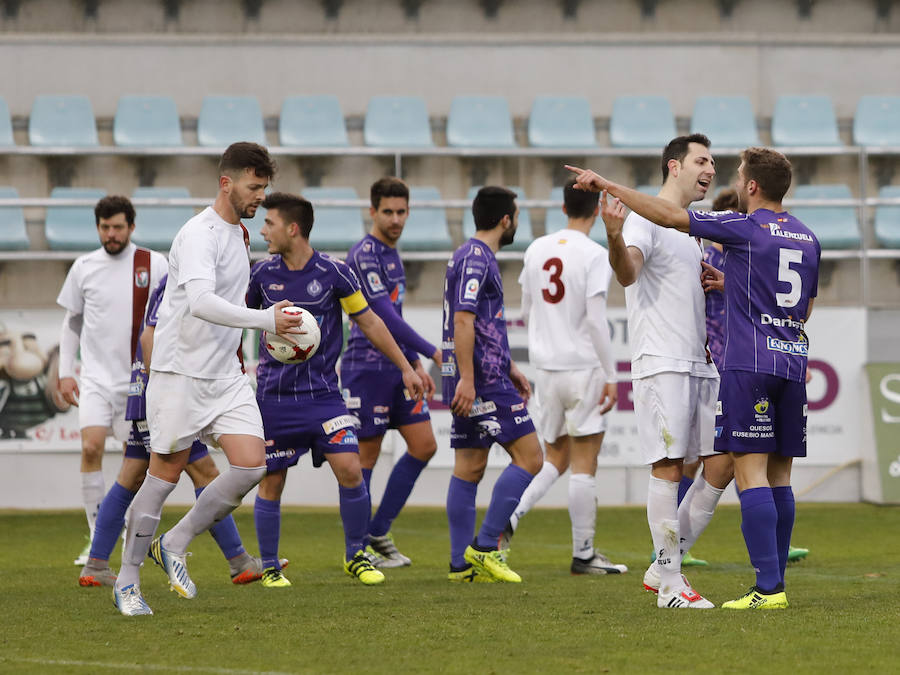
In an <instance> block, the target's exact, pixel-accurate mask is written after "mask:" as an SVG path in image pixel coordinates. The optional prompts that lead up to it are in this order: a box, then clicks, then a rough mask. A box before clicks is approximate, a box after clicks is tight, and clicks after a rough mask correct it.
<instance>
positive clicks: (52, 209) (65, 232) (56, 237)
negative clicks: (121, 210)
mask: <svg viewBox="0 0 900 675" xmlns="http://www.w3.org/2000/svg"><path fill="white" fill-rule="evenodd" d="M104 196H106V192H105V191H103V190H97V189H93V188H64V187H57V188H53V190H51V191H50V198H51V199H90V200H92V201H94V202H96V201H98V200H100V199H101V198H102V197H104ZM44 231H45V233H46V235H47V244H49V246H50V250H52V251H90V250H92V249H95V248H99V247H100V240H99V239H98V238H97V222H96V220H95V219H94V207H93V206H48V207H47V219H46V221H45V223H44Z"/></svg>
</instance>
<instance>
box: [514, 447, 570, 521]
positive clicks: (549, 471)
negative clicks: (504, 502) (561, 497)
mask: <svg viewBox="0 0 900 675" xmlns="http://www.w3.org/2000/svg"><path fill="white" fill-rule="evenodd" d="M557 478H559V471H557V470H556V467H555V466H553V465H552V464H551V463H550V462H544V466H543V467H541V470H540V471H538V474H537V475H536V476H535V477H534V478H532V479H531V482H530V483H529V484H528V487H527V488H525V492H523V493H522V498H521V499H519V505H518V506H517V507H516V510H515V511H514V512H513V514H512V515H511V516H510V517H509V522H510V525H512V529H513V532H515V531H516V528H517V527H518V526H519V519H520V518H521V517H522V516H524V515H525V514H526V513H528V512H529V511H531V509H532V507H533V506H534V505H535V504H537V503H538V501H540V499H541V497H543V496H544V495H545V494H547V490H549V489H550V487H551V486H552V485H553V484H554V483H555V482H556V479H557Z"/></svg>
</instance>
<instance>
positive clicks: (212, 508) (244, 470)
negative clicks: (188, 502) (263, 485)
mask: <svg viewBox="0 0 900 675" xmlns="http://www.w3.org/2000/svg"><path fill="white" fill-rule="evenodd" d="M265 475H266V467H265V466H255V467H249V468H248V467H243V466H234V465H232V466H231V468H230V469H229V470H228V471H226V472H225V473H221V474H219V475H218V476H217V477H216V478H215V479H214V480H213V482H211V483H210V484H209V485H207V486H206V488H205V489H204V490H203V492H201V493H200V496H199V497H197V501H196V502H194V505H193V506H192V507H191V510H190V511H188V512H187V513H186V514H185V515H184V518H182V519H181V520H179V521H178V524H176V525H175V527H173V528H172V529H171V530H169V531H168V532H166V535H165V539H164V540H163V543H164V544H165V546H166V548H167V549H168V550H170V551H172V553H175V554H177V555H184V553H185V551H187V547H188V546H189V545H190V543H191V541H193V539H194V537H196V536H197V535H198V534H202V533H203V532H206V531H207V530H208V529H209V528H211V527H212V526H213V524H214V523H217V522H219V521H220V520H222V518H224V517H225V516H227V515H228V514H229V513H231V512H232V511H234V510H235V509H236V508H237V507H238V505H239V504H240V503H241V500H242V499H243V498H244V495H245V494H247V493H248V492H250V490H252V489H253V487H254V486H255V485H256V484H257V483H259V481H261V480H262V479H263V476H265Z"/></svg>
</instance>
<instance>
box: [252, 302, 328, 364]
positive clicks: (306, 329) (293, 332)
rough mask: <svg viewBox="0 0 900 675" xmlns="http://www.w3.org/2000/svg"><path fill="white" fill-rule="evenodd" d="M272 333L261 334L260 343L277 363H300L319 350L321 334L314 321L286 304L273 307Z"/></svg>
mask: <svg viewBox="0 0 900 675" xmlns="http://www.w3.org/2000/svg"><path fill="white" fill-rule="evenodd" d="M274 308H275V310H274V311H275V329H276V332H275V333H269V332H264V333H263V342H264V343H265V345H266V351H268V352H269V354H271V355H272V358H274V359H276V360H277V361H280V362H281V363H303V362H304V361H307V360H308V359H309V358H310V357H312V356H313V355H314V354H315V353H316V351H317V350H318V349H319V343H320V341H321V338H322V333H321V331H320V330H319V324H318V322H317V321H316V318H315V317H314V316H313V315H312V314H310V313H309V312H308V311H307V310H305V309H303V308H302V307H296V306H294V305H293V304H292V303H291V302H290V301H289V300H282V301H280V302H278V303H276V304H275V305H274Z"/></svg>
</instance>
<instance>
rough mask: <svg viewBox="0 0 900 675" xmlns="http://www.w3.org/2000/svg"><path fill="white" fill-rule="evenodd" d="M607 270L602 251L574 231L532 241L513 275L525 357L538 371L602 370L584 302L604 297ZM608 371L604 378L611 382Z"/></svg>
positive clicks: (606, 284)
mask: <svg viewBox="0 0 900 675" xmlns="http://www.w3.org/2000/svg"><path fill="white" fill-rule="evenodd" d="M611 275H612V270H611V268H610V266H609V255H608V253H607V251H606V249H605V248H603V247H602V246H601V245H600V244H598V243H596V242H594V241H592V240H591V239H590V238H589V237H587V236H586V235H585V234H583V233H581V232H578V231H577V230H569V229H564V230H560V231H559V232H554V233H552V234H548V235H545V236H543V237H539V238H538V239H535V240H534V242H532V244H531V245H530V246H529V247H528V250H526V251H525V263H524V266H523V267H522V273H521V275H520V276H519V283H520V284H521V285H522V290H523V294H528V295H530V297H531V306H530V308H529V310H528V314H529V315H528V359H529V362H530V363H531V364H532V365H534V366H535V367H537V368H541V369H543V370H581V369H592V368H597V367H599V366H602V365H603V363H602V362H601V359H600V357H599V356H598V355H597V352H596V349H595V348H594V344H593V342H592V341H591V336H590V332H589V330H588V327H587V325H586V321H587V311H586V306H585V305H586V300H587V298H590V297H594V296H596V295H600V294H604V295H605V294H606V293H607V291H608V290H609V279H610V276H611ZM612 376H613V375H612V373H607V377H609V378H612Z"/></svg>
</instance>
